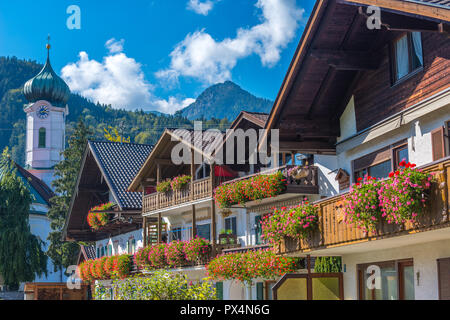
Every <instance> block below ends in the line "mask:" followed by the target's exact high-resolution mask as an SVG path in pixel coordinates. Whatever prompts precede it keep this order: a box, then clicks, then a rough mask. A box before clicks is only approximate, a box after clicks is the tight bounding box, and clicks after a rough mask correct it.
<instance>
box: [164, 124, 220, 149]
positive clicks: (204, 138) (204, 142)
mask: <svg viewBox="0 0 450 320" xmlns="http://www.w3.org/2000/svg"><path fill="white" fill-rule="evenodd" d="M167 131H169V132H170V133H171V134H172V135H174V136H176V137H178V138H181V139H182V140H183V141H184V142H185V143H187V144H188V145H190V146H193V147H197V148H199V149H200V150H201V152H203V153H204V154H205V155H209V154H212V153H213V152H214V151H216V149H217V147H218V146H219V145H220V144H222V141H223V139H222V138H223V136H224V133H223V132H220V134H219V131H212V130H206V131H202V134H198V132H197V134H194V130H192V129H167ZM219 135H220V139H219ZM200 146H201V148H200Z"/></svg>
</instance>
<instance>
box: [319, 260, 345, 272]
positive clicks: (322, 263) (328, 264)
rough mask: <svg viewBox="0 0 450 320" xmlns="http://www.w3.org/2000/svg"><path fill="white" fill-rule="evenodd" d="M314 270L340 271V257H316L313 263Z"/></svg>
mask: <svg viewBox="0 0 450 320" xmlns="http://www.w3.org/2000/svg"><path fill="white" fill-rule="evenodd" d="M314 272H318V273H337V272H342V259H341V257H317V258H316V261H315V263H314Z"/></svg>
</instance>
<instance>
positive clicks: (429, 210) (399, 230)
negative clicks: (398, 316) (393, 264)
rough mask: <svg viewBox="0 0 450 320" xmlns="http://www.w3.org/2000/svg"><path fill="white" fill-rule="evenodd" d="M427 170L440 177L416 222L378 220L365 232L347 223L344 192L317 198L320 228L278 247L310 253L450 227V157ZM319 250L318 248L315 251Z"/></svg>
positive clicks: (285, 250)
mask: <svg viewBox="0 0 450 320" xmlns="http://www.w3.org/2000/svg"><path fill="white" fill-rule="evenodd" d="M422 169H423V170H424V171H425V172H430V173H431V172H434V173H435V174H436V175H435V178H436V180H437V182H436V183H434V184H433V185H432V187H431V192H430V201H429V202H428V203H429V204H428V206H427V207H426V209H425V211H424V212H423V214H422V215H421V216H420V218H419V219H417V220H418V221H417V223H416V224H412V223H409V222H408V223H405V224H403V225H397V224H388V223H387V222H385V221H382V222H380V223H379V225H378V227H377V228H376V231H374V232H369V233H364V232H363V231H362V230H361V229H358V228H356V227H352V226H351V225H348V224H346V223H345V222H344V221H343V219H344V214H343V210H342V204H343V202H342V195H343V194H341V195H339V196H335V197H332V198H327V199H324V200H320V201H317V202H315V203H316V204H317V205H318V206H319V230H317V231H316V232H314V233H313V234H312V235H311V236H310V237H309V239H305V240H294V239H289V238H286V239H285V241H283V242H282V243H281V244H280V245H279V246H278V248H276V249H277V251H278V253H280V254H289V253H296V254H299V253H308V252H311V251H315V250H320V249H333V250H335V248H337V247H340V246H345V245H350V244H357V243H363V242H367V241H372V240H379V239H387V238H392V237H397V236H401V235H408V234H413V233H419V232H425V231H430V230H436V229H440V228H446V227H450V221H449V215H448V210H449V206H450V201H449V183H450V157H447V158H445V159H442V160H440V161H436V162H434V163H431V164H430V165H427V166H424V167H422ZM316 253H317V252H316Z"/></svg>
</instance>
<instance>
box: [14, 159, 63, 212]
mask: <svg viewBox="0 0 450 320" xmlns="http://www.w3.org/2000/svg"><path fill="white" fill-rule="evenodd" d="M15 165H16V168H17V170H18V171H19V173H20V175H21V176H22V177H24V178H25V179H26V180H27V182H28V184H29V185H30V186H31V187H32V188H33V189H34V190H35V191H36V192H37V193H38V194H39V195H40V196H41V197H42V199H43V200H44V201H45V202H46V203H47V204H48V205H50V199H51V198H53V197H54V196H55V194H54V193H53V191H52V189H50V187H49V186H48V185H47V184H46V183H45V182H44V181H42V180H41V179H39V178H38V177H36V176H35V175H33V174H31V173H30V172H28V171H27V170H25V169H24V168H22V167H21V166H19V165H18V164H17V163H16V164H15Z"/></svg>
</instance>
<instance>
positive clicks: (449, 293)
mask: <svg viewBox="0 0 450 320" xmlns="http://www.w3.org/2000/svg"><path fill="white" fill-rule="evenodd" d="M437 264H438V281H439V300H450V258H445V259H438V260H437Z"/></svg>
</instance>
